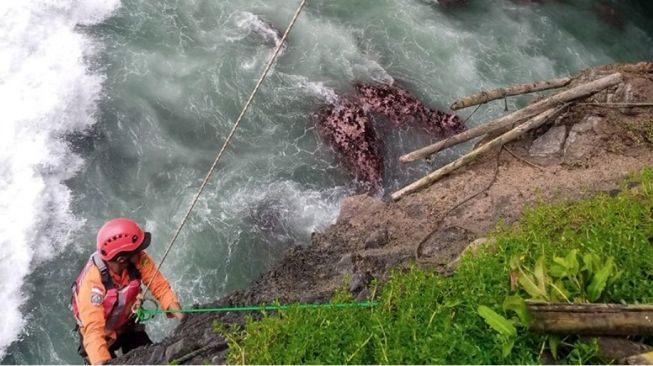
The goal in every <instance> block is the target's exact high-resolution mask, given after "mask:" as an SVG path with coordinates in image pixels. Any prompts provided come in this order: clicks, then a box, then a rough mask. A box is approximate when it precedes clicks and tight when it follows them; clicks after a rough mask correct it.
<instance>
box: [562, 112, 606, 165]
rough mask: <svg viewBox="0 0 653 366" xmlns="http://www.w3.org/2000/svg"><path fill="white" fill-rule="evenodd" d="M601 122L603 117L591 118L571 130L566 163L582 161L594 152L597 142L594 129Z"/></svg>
mask: <svg viewBox="0 0 653 366" xmlns="http://www.w3.org/2000/svg"><path fill="white" fill-rule="evenodd" d="M597 118H598V119H597ZM601 121H602V118H601V117H596V116H589V117H586V118H585V119H584V120H583V121H582V122H580V123H577V124H575V125H574V126H573V127H572V128H571V131H569V136H567V141H566V142H565V148H564V158H565V162H567V163H573V162H576V161H579V160H582V159H583V158H585V157H586V156H588V155H589V154H590V153H591V152H592V149H593V148H594V146H595V142H596V141H595V140H596V139H597V136H596V135H595V133H593V129H594V126H598V125H599V124H600V122H601ZM597 128H598V127H597Z"/></svg>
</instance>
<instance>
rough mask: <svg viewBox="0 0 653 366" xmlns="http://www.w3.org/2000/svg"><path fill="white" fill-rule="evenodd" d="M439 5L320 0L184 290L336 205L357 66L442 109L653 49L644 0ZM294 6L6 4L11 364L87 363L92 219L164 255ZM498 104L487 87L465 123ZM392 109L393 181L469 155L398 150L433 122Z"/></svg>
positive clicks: (1, 200) (225, 180)
mask: <svg viewBox="0 0 653 366" xmlns="http://www.w3.org/2000/svg"><path fill="white" fill-rule="evenodd" d="M433 3H434V2H429V1H425V0H422V1H420V0H359V1H355V2H353V1H315V0H313V1H309V3H308V5H307V7H306V9H305V11H304V13H303V14H302V15H301V17H300V19H299V21H298V23H297V25H296V27H295V29H294V31H293V33H292V34H291V35H290V37H289V39H288V43H287V46H286V47H285V48H284V50H283V53H282V54H281V56H280V57H279V59H278V61H277V62H276V64H275V66H274V68H273V70H272V72H271V74H270V77H269V78H268V79H267V80H266V82H265V83H264V85H263V87H262V89H261V91H260V94H259V95H258V97H257V98H256V100H255V101H254V104H253V106H252V108H251V109H250V111H249V113H248V114H247V116H246V118H245V119H244V121H243V123H242V125H241V127H240V129H239V130H238V132H237V134H236V136H235V138H234V140H233V141H232V144H231V146H230V147H229V149H228V150H227V152H226V154H225V156H224V159H223V162H222V163H221V164H220V165H219V166H218V169H217V171H216V173H215V175H214V177H213V179H212V180H211V181H210V183H209V185H208V187H207V190H206V191H205V194H204V195H203V196H202V197H201V199H200V201H199V203H198V206H197V208H196V210H195V211H194V212H193V214H192V215H191V216H190V221H189V223H188V224H187V225H186V227H185V228H184V230H183V231H182V233H181V236H180V237H179V239H178V242H177V243H176V244H175V247H174V248H173V249H172V251H171V254H170V256H169V257H168V259H167V260H166V262H165V264H164V266H163V268H162V270H163V272H164V273H165V275H166V276H167V277H168V278H169V280H170V281H171V282H172V284H173V287H174V288H175V289H176V290H177V292H178V294H179V297H180V298H181V301H182V302H183V303H184V304H185V305H191V304H193V303H201V302H207V301H210V300H213V299H215V298H217V297H220V296H222V295H224V294H226V293H228V292H229V291H232V290H234V289H238V288H241V287H243V286H245V285H247V284H248V283H249V282H250V281H252V280H253V279H255V278H256V277H257V276H258V275H260V274H261V273H262V272H264V271H265V270H266V269H268V268H269V267H270V266H271V265H273V264H274V263H275V261H277V260H278V259H279V258H280V257H281V255H282V253H283V252H284V251H285V250H286V249H288V248H289V247H290V246H293V245H306V244H308V243H309V241H310V235H311V233H312V232H314V231H319V230H322V229H324V228H325V227H326V226H328V225H329V224H331V223H333V222H334V220H335V219H336V217H337V214H338V210H339V202H340V200H341V199H342V198H343V197H345V196H347V195H350V194H353V193H354V186H353V185H352V182H351V178H350V177H349V175H348V174H347V172H346V171H344V170H343V168H342V167H341V166H340V165H339V163H338V160H337V158H336V157H335V156H334V154H333V153H332V152H331V151H330V150H329V148H328V147H327V146H325V145H324V144H323V143H322V142H321V140H320V138H319V136H318V135H317V133H316V132H315V125H314V120H313V118H312V117H311V116H312V115H313V114H314V113H315V112H317V111H318V110H319V108H320V107H321V106H323V105H324V104H325V103H327V102H329V101H333V100H335V99H336V98H337V95H338V94H347V93H350V92H351V91H352V90H353V88H352V84H353V82H354V81H356V80H364V81H377V82H395V83H397V84H398V85H402V86H404V87H406V88H408V89H410V90H411V92H412V93H413V94H415V95H416V96H418V97H420V98H421V99H422V100H424V101H425V102H426V103H427V104H428V105H430V106H432V107H435V108H440V109H445V108H446V106H447V105H448V104H449V103H450V102H451V101H452V100H453V99H454V98H455V97H457V96H463V95H467V94H470V93H472V92H475V91H477V90H481V89H485V88H491V87H499V86H503V85H506V84H510V83H516V82H527V81H532V80H539V79H546V78H551V77H556V76H560V75H566V74H569V73H573V72H575V71H578V70H580V69H582V68H585V67H589V66H592V65H598V64H604V63H612V62H633V61H640V60H650V59H653V42H652V39H651V37H652V33H653V32H651V29H653V26H652V24H653V22H652V21H651V16H650V13H649V14H648V16H647V13H646V12H647V11H648V12H651V6H650V4H647V1H641V2H637V1H612V2H610V1H606V2H605V3H607V4H614V8H615V10H616V11H617V15H616V16H614V17H608V16H606V12H605V11H604V12H603V13H601V12H600V11H598V13H597V9H599V8H600V7H599V6H597V3H598V1H590V0H577V1H572V0H569V1H566V2H562V1H560V2H553V3H551V4H540V5H528V4H521V3H520V2H513V1H511V0H496V1H481V0H476V1H469V2H468V3H469V4H468V6H466V7H462V8H457V9H448V10H443V9H441V8H439V6H437V5H435V4H433ZM297 4H298V1H297V2H296V1H288V0H254V1H252V0H247V1H245V0H222V1H214V0H184V1H179V0H122V1H120V0H56V1H45V0H20V1H19V0H9V1H3V2H1V3H0V101H2V106H3V108H2V109H3V112H4V115H3V118H2V122H1V123H0V147H1V149H0V171H1V172H2V174H1V175H0V242H1V245H2V247H3V250H2V252H1V253H0V299H2V300H1V301H0V303H1V304H2V310H3V313H4V316H5V319H3V321H2V322H0V360H1V361H2V363H5V364H6V363H9V364H13V363H17V364H24V363H37V364H40V363H47V364H61V363H79V362H80V361H81V359H79V358H78V356H77V355H76V348H77V339H76V336H75V335H74V334H73V333H72V332H71V329H72V328H73V327H74V321H73V319H72V316H71V315H70V312H69V310H68V307H67V306H68V302H69V296H70V294H69V293H70V291H69V288H70V285H71V283H72V282H73V280H74V278H75V276H76V275H77V273H78V271H79V270H80V268H81V267H82V266H83V264H84V262H85V261H86V259H87V258H88V256H89V255H90V253H91V251H92V250H93V247H94V239H95V233H96V231H97V229H98V228H99V227H100V226H101V225H102V223H103V222H104V221H105V220H107V219H108V218H111V217H115V216H128V217H132V218H134V219H136V220H137V221H138V222H140V223H141V224H142V225H143V226H145V228H146V229H147V230H149V231H151V232H152V233H153V244H152V246H151V247H150V249H149V252H150V253H151V254H152V255H153V256H154V257H155V259H158V258H161V256H162V255H163V251H164V249H165V248H164V247H165V245H166V243H167V242H168V241H169V239H170V237H171V236H172V234H173V231H174V229H175V228H176V226H177V225H178V223H179V221H180V220H181V218H182V217H183V215H184V213H185V210H186V209H187V207H188V205H189V204H190V201H191V199H192V198H193V195H194V194H195V192H196V191H197V189H198V187H199V184H200V183H201V180H202V178H203V177H204V175H205V174H206V171H207V169H208V168H209V166H210V164H211V162H212V160H213V158H214V156H215V154H216V151H217V149H218V147H219V146H220V145H221V144H222V143H223V141H224V139H225V137H226V135H227V133H228V131H229V129H230V127H231V125H232V123H233V121H234V119H235V118H236V117H237V115H238V113H239V111H240V108H241V107H242V105H243V104H244V102H245V100H246V98H247V96H248V95H249V93H250V92H251V90H252V88H253V87H254V84H255V82H256V79H257V78H258V76H259V75H260V72H261V70H262V68H263V67H264V65H265V63H266V61H267V59H268V57H269V56H270V55H271V52H272V48H273V45H274V42H275V37H276V36H277V35H276V34H275V33H274V31H273V28H277V29H280V30H281V31H282V30H283V29H284V28H285V26H286V25H287V23H288V21H289V19H290V17H291V16H292V14H293V12H294V10H295V8H296V6H297ZM601 14H603V15H601ZM524 102H525V99H524V98H513V99H511V100H509V107H511V108H514V107H516V105H518V104H523V103H524ZM502 111H503V104H502V103H493V104H489V105H487V106H484V107H482V108H481V109H480V110H479V111H478V112H477V113H476V114H475V115H474V117H473V118H472V119H471V120H470V121H469V122H468V124H469V125H474V124H477V123H479V122H482V121H485V120H488V119H489V118H492V117H495V116H497V115H499V114H500V113H502ZM470 112H471V111H469V110H468V111H462V112H461V116H462V117H466V116H467V115H468V114H469V113H470ZM378 123H379V129H380V133H381V135H382V136H383V138H384V141H385V143H384V145H385V147H384V149H385V156H386V179H385V181H384V192H382V193H381V195H387V194H388V193H390V192H392V191H393V190H394V189H396V188H398V187H401V186H403V185H405V184H407V183H409V182H410V181H411V179H414V178H416V177H418V176H420V175H421V174H424V173H425V172H426V171H427V170H428V169H431V168H433V165H437V164H441V163H442V162H443V160H442V159H444V160H446V159H450V158H452V157H453V156H455V155H456V154H459V153H460V150H452V151H450V152H448V153H447V154H445V157H444V158H442V159H441V160H438V161H434V162H429V163H421V164H417V165H414V166H411V167H400V166H398V165H397V163H396V162H395V161H396V157H397V156H398V155H400V154H401V153H404V152H407V151H410V150H411V149H414V148H416V147H418V146H420V144H423V143H426V142H428V138H427V137H425V136H421V135H420V134H419V133H417V132H415V131H413V130H410V129H406V128H404V129H401V130H392V129H389V128H388V126H387V124H384V122H383V121H378ZM384 126H385V127H384ZM173 327H174V322H173V321H166V320H161V319H159V320H156V321H154V322H152V323H150V332H151V335H152V337H153V338H154V339H156V340H160V339H162V338H163V337H164V336H165V334H166V332H169V331H170V330H171V329H172V328H173Z"/></svg>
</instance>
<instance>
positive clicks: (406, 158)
mask: <svg viewBox="0 0 653 366" xmlns="http://www.w3.org/2000/svg"><path fill="white" fill-rule="evenodd" d="M622 81H623V76H622V75H621V74H620V73H614V74H611V75H608V76H605V77H603V78H601V79H598V80H594V81H591V82H589V83H586V84H582V85H578V86H576V87H573V88H571V89H568V90H565V91H563V92H560V93H558V94H556V95H553V96H551V97H548V98H546V99H543V100H541V101H539V102H537V103H534V104H531V105H529V106H527V107H524V108H522V109H520V110H518V111H515V112H513V113H511V114H509V115H506V116H503V117H501V118H498V119H496V120H494V121H491V122H488V123H485V124H482V125H480V126H476V127H474V128H470V129H469V130H467V131H464V132H461V133H459V134H457V135H454V136H451V137H449V138H446V139H444V140H441V141H438V142H436V143H435V144H432V145H429V146H426V147H423V148H421V149H419V150H416V151H413V152H411V153H408V154H406V155H403V156H402V157H401V158H399V160H400V161H401V162H403V163H406V162H411V161H415V160H418V159H423V158H425V157H427V156H429V155H432V154H435V153H436V152H438V151H440V150H442V149H446V148H447V147H450V146H453V145H457V144H459V143H461V142H465V141H468V140H471V139H473V138H475V137H478V136H481V135H485V134H487V133H491V132H493V131H497V130H501V129H505V128H511V127H512V126H514V125H516V124H519V123H521V122H522V121H524V120H526V119H528V118H530V117H533V116H535V115H537V114H540V113H542V112H544V111H546V110H547V109H550V108H553V107H555V106H557V105H559V104H562V103H568V102H570V101H573V100H575V99H578V98H583V97H586V96H588V95H591V94H594V93H596V92H599V91H601V90H603V89H605V88H608V87H610V86H613V85H616V84H619V83H620V82H622Z"/></svg>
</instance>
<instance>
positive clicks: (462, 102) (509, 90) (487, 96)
mask: <svg viewBox="0 0 653 366" xmlns="http://www.w3.org/2000/svg"><path fill="white" fill-rule="evenodd" d="M569 82H571V78H570V77H566V78H559V79H553V80H544V81H536V82H533V83H527V84H515V85H510V86H507V87H504V88H499V89H494V90H488V91H482V92H480V93H477V94H474V95H470V96H468V97H464V98H460V99H458V100H456V101H454V102H453V104H451V107H449V108H451V109H452V110H454V111H455V110H458V109H463V108H467V107H471V106H473V105H477V104H483V103H487V102H489V101H492V100H496V99H501V98H504V97H507V96H511V95H521V94H527V93H533V92H537V91H542V90H548V89H555V88H562V87H563V86H565V85H567V84H569Z"/></svg>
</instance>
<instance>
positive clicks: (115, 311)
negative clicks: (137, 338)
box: [70, 252, 141, 331]
mask: <svg viewBox="0 0 653 366" xmlns="http://www.w3.org/2000/svg"><path fill="white" fill-rule="evenodd" d="M92 265H94V266H95V267H97V269H98V270H99V271H100V277H101V279H102V285H103V286H104V293H102V292H101V291H100V290H99V289H96V288H93V289H92V290H91V291H93V292H95V291H96V290H97V293H94V294H92V296H103V298H102V299H101V300H102V302H101V304H102V307H103V309H104V318H105V319H106V324H105V327H104V328H105V330H107V331H112V330H118V329H120V328H121V327H122V326H123V325H125V323H127V321H129V319H130V318H131V316H132V311H131V309H130V308H129V306H128V305H131V304H133V303H134V302H135V301H136V298H137V297H138V294H140V292H141V274H140V272H139V271H138V268H136V266H135V265H134V264H133V263H131V262H130V263H129V264H128V267H127V271H128V273H129V283H128V284H127V286H124V287H123V288H117V287H116V284H115V283H114V282H113V280H112V279H111V274H110V273H109V267H108V266H107V264H106V262H105V261H104V260H102V258H100V255H99V253H98V252H95V253H93V254H92V255H91V257H90V258H89V260H88V263H87V264H86V266H85V267H84V269H83V270H82V272H81V273H80V274H79V276H78V277H77V279H76V280H75V282H74V283H73V285H72V293H73V294H72V297H71V299H70V305H71V309H72V312H73V315H74V316H75V319H76V320H77V324H78V326H82V321H81V319H80V318H79V308H78V306H77V300H78V294H79V287H80V282H81V281H82V280H83V279H84V277H85V276H86V274H87V272H88V270H89V269H90V268H91V266H92Z"/></svg>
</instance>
